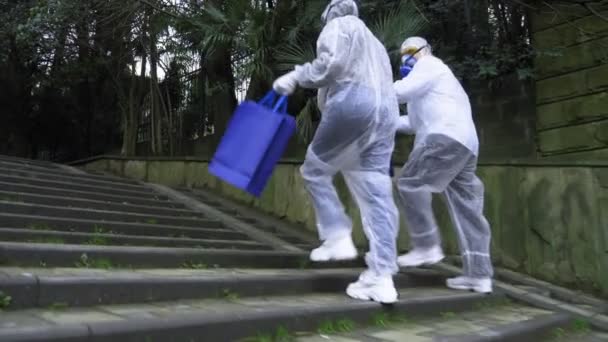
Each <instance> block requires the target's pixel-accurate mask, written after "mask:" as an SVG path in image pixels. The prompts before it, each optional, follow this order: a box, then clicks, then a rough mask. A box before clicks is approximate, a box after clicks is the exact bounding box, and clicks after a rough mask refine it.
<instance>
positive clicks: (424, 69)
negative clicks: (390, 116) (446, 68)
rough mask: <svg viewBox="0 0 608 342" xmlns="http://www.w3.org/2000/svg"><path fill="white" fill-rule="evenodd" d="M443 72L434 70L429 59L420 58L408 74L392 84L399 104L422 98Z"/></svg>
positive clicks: (437, 69) (438, 69)
mask: <svg viewBox="0 0 608 342" xmlns="http://www.w3.org/2000/svg"><path fill="white" fill-rule="evenodd" d="M442 72H443V70H442V69H441V68H436V67H435V65H434V63H433V62H432V60H431V58H421V59H420V61H418V63H416V65H415V66H414V68H413V69H412V71H411V72H410V74H409V75H408V76H407V77H406V78H404V79H402V80H399V81H397V82H395V84H394V86H393V87H394V89H395V93H396V94H397V100H398V101H399V103H407V102H410V101H412V100H413V99H415V98H418V97H420V96H422V95H423V94H424V93H426V92H427V91H428V90H429V89H431V88H432V87H433V85H434V84H435V82H436V81H438V79H439V76H441V73H442Z"/></svg>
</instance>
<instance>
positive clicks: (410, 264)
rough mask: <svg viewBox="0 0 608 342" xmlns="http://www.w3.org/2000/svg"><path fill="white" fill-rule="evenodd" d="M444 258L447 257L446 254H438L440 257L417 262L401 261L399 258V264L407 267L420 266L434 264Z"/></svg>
mask: <svg viewBox="0 0 608 342" xmlns="http://www.w3.org/2000/svg"><path fill="white" fill-rule="evenodd" d="M443 259H445V255H442V256H438V257H436V258H433V259H426V260H420V261H419V262H416V263H405V262H400V261H399V259H397V264H398V265H399V266H401V267H405V268H410V267H420V266H432V265H435V264H438V263H440V262H441V260H443Z"/></svg>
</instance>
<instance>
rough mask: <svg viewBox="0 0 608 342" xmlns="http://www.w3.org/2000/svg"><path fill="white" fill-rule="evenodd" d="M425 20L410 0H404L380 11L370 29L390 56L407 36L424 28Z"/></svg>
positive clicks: (396, 51) (415, 33)
mask: <svg viewBox="0 0 608 342" xmlns="http://www.w3.org/2000/svg"><path fill="white" fill-rule="evenodd" d="M426 24H427V22H426V20H425V18H424V17H423V16H422V14H421V13H420V12H419V11H418V9H417V8H416V6H415V4H414V3H413V2H412V1H406V2H404V3H400V4H399V5H397V6H395V7H393V8H391V9H388V10H387V11H386V12H384V13H380V14H379V15H378V17H377V18H376V20H375V21H373V23H372V24H371V25H370V30H372V32H374V34H375V35H376V37H378V39H380V41H381V42H382V43H383V44H384V46H385V47H386V49H387V50H388V51H389V53H390V54H391V55H392V56H395V55H396V54H397V53H398V50H399V47H400V45H401V43H402V42H403V41H404V40H405V38H407V37H409V36H414V35H419V34H420V33H421V32H422V31H423V30H424V29H425V28H426Z"/></svg>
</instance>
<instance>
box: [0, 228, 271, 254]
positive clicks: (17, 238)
mask: <svg viewBox="0 0 608 342" xmlns="http://www.w3.org/2000/svg"><path fill="white" fill-rule="evenodd" d="M7 235H11V236H13V237H14V238H13V239H12V240H9V238H7ZM36 238H39V239H40V240H44V239H48V240H49V242H44V241H36V242H31V241H28V240H32V239H34V240H35V239H36ZM53 238H57V239H64V240H68V241H65V242H63V243H60V244H66V243H67V244H74V245H83V244H84V245H95V243H94V242H93V243H87V242H90V241H94V240H93V239H98V240H105V241H107V244H104V245H99V244H98V246H115V247H119V246H127V245H126V244H120V243H117V242H113V241H120V240H124V241H125V242H127V241H129V242H140V243H141V244H139V245H137V244H136V245H135V246H142V247H147V246H149V247H173V248H193V247H194V246H196V245H197V244H198V245H201V246H205V245H217V246H218V247H215V248H218V249H220V247H219V246H220V245H225V246H226V247H240V248H242V249H245V250H247V247H260V248H261V247H264V246H265V245H263V244H261V243H259V242H256V241H248V240H223V239H198V238H182V237H166V236H155V235H146V236H139V235H127V234H107V233H95V232H93V233H79V232H65V231H57V230H34V229H23V228H4V227H0V241H5V242H25V243H51V244H52V243H55V244H58V243H56V242H53V241H52V239H53ZM76 240H78V241H81V242H73V241H76ZM163 242H164V243H165V244H164V245H163ZM155 243H157V244H155ZM180 244H181V245H180ZM128 246H133V245H131V244H129V245H128ZM260 248H252V249H260Z"/></svg>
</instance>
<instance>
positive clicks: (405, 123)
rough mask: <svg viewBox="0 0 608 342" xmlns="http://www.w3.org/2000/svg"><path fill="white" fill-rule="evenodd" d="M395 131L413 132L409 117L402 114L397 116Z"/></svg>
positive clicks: (402, 132)
mask: <svg viewBox="0 0 608 342" xmlns="http://www.w3.org/2000/svg"><path fill="white" fill-rule="evenodd" d="M397 132H398V133H401V134H414V133H415V131H414V129H413V128H412V124H411V123H410V117H409V116H407V115H402V116H400V117H399V120H398V121H397Z"/></svg>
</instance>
